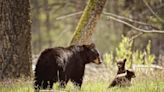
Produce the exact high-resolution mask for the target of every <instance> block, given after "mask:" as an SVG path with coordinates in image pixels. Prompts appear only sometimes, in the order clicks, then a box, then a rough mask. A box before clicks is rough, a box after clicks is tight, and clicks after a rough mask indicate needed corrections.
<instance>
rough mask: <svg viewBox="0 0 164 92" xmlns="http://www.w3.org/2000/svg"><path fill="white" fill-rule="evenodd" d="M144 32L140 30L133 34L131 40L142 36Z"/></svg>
mask: <svg viewBox="0 0 164 92" xmlns="http://www.w3.org/2000/svg"><path fill="white" fill-rule="evenodd" d="M142 34H143V32H140V33H138V34H136V35H134V36H132V37H131V38H130V41H132V40H134V39H136V38H138V37H139V36H141V35H142Z"/></svg>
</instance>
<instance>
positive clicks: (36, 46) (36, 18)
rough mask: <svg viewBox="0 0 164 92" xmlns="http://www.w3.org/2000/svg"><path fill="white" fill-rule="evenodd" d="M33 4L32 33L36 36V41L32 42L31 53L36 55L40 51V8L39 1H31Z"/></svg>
mask: <svg viewBox="0 0 164 92" xmlns="http://www.w3.org/2000/svg"><path fill="white" fill-rule="evenodd" d="M31 3H32V4H33V7H34V11H33V17H32V23H33V25H32V28H31V29H32V32H33V33H35V34H36V35H37V36H38V39H37V40H36V41H34V42H33V45H32V46H33V52H34V54H37V53H38V52H40V51H41V50H42V34H41V30H40V8H39V1H38V0H31Z"/></svg>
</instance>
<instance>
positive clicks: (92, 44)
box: [83, 43, 95, 49]
mask: <svg viewBox="0 0 164 92" xmlns="http://www.w3.org/2000/svg"><path fill="white" fill-rule="evenodd" d="M83 47H87V48H90V49H92V48H95V44H94V43H91V44H90V45H83Z"/></svg>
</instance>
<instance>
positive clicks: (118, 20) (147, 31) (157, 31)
mask: <svg viewBox="0 0 164 92" xmlns="http://www.w3.org/2000/svg"><path fill="white" fill-rule="evenodd" d="M107 17H108V18H109V19H112V20H114V21H117V22H120V23H123V24H125V25H127V26H129V27H131V28H133V29H135V30H137V31H140V32H144V33H164V30H150V31H149V30H144V29H140V28H137V27H135V26H133V25H131V24H129V23H128V22H125V21H123V20H121V19H117V18H115V17H112V16H107Z"/></svg>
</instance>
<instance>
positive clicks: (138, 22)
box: [103, 12, 152, 26]
mask: <svg viewBox="0 0 164 92" xmlns="http://www.w3.org/2000/svg"><path fill="white" fill-rule="evenodd" d="M103 14H104V15H109V16H113V17H116V18H119V19H123V20H127V21H130V22H133V23H137V24H141V25H147V26H152V25H150V24H147V23H144V22H141V21H136V20H133V19H131V18H127V17H123V16H120V15H116V14H113V13H110V12H103Z"/></svg>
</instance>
